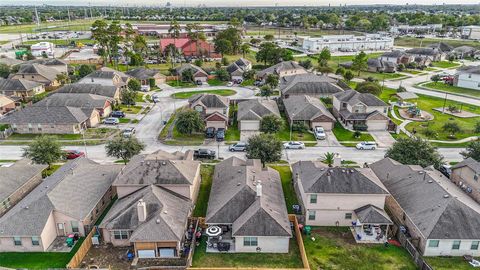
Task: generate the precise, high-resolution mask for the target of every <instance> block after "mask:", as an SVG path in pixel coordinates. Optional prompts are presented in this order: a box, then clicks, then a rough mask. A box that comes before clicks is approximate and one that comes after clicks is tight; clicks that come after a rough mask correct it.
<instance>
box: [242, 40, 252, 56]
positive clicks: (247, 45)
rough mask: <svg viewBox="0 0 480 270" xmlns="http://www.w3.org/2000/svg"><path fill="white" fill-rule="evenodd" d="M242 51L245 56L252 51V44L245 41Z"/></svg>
mask: <svg viewBox="0 0 480 270" xmlns="http://www.w3.org/2000/svg"><path fill="white" fill-rule="evenodd" d="M240 51H241V52H242V55H243V58H245V56H246V55H247V54H248V53H249V52H250V44H248V43H243V44H242V46H241V47H240Z"/></svg>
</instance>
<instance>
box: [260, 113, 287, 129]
mask: <svg viewBox="0 0 480 270" xmlns="http://www.w3.org/2000/svg"><path fill="white" fill-rule="evenodd" d="M282 125H283V121H282V119H281V118H280V117H278V116H276V115H275V114H268V115H265V116H264V117H262V120H261V121H260V131H262V132H265V133H276V132H279V131H280V129H281V128H282Z"/></svg>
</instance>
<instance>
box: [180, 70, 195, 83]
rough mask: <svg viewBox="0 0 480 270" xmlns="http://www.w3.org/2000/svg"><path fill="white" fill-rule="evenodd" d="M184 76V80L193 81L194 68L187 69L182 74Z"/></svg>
mask: <svg viewBox="0 0 480 270" xmlns="http://www.w3.org/2000/svg"><path fill="white" fill-rule="evenodd" d="M180 76H181V77H182V82H193V81H194V78H193V70H192V69H191V68H187V69H185V70H184V71H183V72H182V74H180Z"/></svg>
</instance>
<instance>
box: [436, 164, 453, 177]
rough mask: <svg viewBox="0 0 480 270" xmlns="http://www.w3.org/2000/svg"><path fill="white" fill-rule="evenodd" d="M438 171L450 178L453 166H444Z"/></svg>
mask: <svg viewBox="0 0 480 270" xmlns="http://www.w3.org/2000/svg"><path fill="white" fill-rule="evenodd" d="M438 170H439V171H440V172H441V173H442V174H443V175H445V176H446V177H448V178H450V175H452V166H450V165H445V164H444V165H442V166H440V168H438Z"/></svg>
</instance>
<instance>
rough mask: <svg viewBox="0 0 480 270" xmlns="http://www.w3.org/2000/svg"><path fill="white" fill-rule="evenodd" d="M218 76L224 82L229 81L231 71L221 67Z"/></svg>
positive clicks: (217, 72)
mask: <svg viewBox="0 0 480 270" xmlns="http://www.w3.org/2000/svg"><path fill="white" fill-rule="evenodd" d="M216 74H217V78H218V79H219V80H220V81H222V82H227V81H229V80H230V73H228V71H227V70H226V69H224V68H221V69H219V70H217V71H216Z"/></svg>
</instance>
